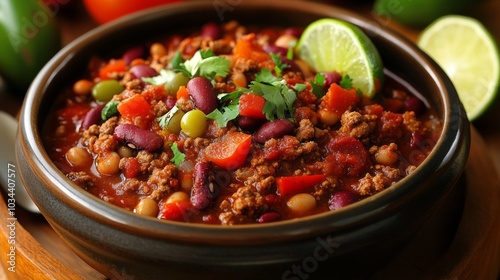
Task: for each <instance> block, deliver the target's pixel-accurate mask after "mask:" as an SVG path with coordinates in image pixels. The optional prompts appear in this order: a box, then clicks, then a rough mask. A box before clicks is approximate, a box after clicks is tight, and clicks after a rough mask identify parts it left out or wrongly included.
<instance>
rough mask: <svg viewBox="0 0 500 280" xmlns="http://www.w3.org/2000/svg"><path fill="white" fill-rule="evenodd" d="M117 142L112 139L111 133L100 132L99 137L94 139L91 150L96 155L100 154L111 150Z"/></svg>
mask: <svg viewBox="0 0 500 280" xmlns="http://www.w3.org/2000/svg"><path fill="white" fill-rule="evenodd" d="M117 146H118V143H117V142H116V140H115V139H113V135H111V134H100V135H99V138H97V140H96V141H95V143H94V145H93V147H92V151H93V152H94V153H96V154H98V155H102V154H105V153H109V152H113V151H114V150H115V149H116V147H117Z"/></svg>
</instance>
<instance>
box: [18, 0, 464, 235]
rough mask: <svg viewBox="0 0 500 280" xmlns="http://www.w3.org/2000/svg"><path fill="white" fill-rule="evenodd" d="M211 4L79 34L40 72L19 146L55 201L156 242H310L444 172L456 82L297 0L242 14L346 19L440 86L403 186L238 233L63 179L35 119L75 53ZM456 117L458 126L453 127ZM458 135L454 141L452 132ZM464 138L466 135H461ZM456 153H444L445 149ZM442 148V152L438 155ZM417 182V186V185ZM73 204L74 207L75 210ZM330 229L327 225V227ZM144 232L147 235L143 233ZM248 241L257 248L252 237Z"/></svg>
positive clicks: (339, 12) (260, 0)
mask: <svg viewBox="0 0 500 280" xmlns="http://www.w3.org/2000/svg"><path fill="white" fill-rule="evenodd" d="M209 5H212V3H211V2H209V1H192V2H191V1H188V2H183V3H174V4H168V5H166V6H161V7H156V8H152V9H148V10H145V11H142V12H137V13H135V14H132V15H129V16H126V17H123V18H121V19H118V20H116V21H113V22H111V23H107V24H104V25H101V26H98V27H96V28H94V29H92V30H90V31H88V32H87V33H85V34H83V35H81V36H80V37H78V38H77V39H75V40H74V41H72V42H71V43H69V44H68V45H67V46H65V47H64V48H63V49H62V50H61V51H60V52H58V53H57V54H56V55H55V56H54V57H53V58H52V59H51V60H50V61H49V62H48V63H47V64H46V65H45V67H44V68H43V69H42V70H41V71H40V73H39V74H38V75H37V77H36V78H35V80H34V81H33V83H32V85H31V86H30V88H29V89H28V92H27V95H26V98H25V100H24V103H23V107H22V111H21V115H20V119H21V120H20V126H19V127H20V128H19V130H20V134H21V135H22V138H24V141H23V142H25V143H22V144H21V145H23V148H24V150H25V151H24V152H25V153H27V154H28V157H29V160H28V161H31V164H32V165H35V166H36V168H34V170H33V171H34V172H35V174H36V176H38V178H43V180H44V181H45V182H46V186H50V185H52V186H53V187H50V191H51V192H52V193H54V195H55V196H57V197H58V198H60V199H61V200H63V201H66V203H68V204H71V205H72V206H71V207H72V208H75V209H77V210H78V211H80V212H81V213H82V214H83V215H86V216H88V217H89V218H92V219H94V220H96V221H98V222H101V223H104V224H109V225H111V226H113V227H115V228H119V229H121V230H124V231H127V232H132V233H140V234H141V235H145V234H146V235H150V236H152V237H155V238H160V239H163V238H170V239H172V238H173V239H176V240H179V241H186V240H198V241H199V242H204V241H207V240H212V239H221V238H222V239H223V240H224V242H227V241H228V240H233V241H241V242H245V244H249V243H252V242H253V241H255V242H258V241H256V240H259V239H267V238H269V236H270V234H271V235H273V236H276V237H278V238H282V239H283V240H289V239H292V238H297V237H299V236H300V237H304V236H312V235H313V234H314V235H317V234H318V233H319V234H327V233H330V232H332V230H333V229H342V228H343V227H346V226H354V225H356V223H358V222H359V221H361V220H363V219H366V218H370V217H372V218H373V217H374V216H377V215H379V214H381V213H382V212H384V211H386V210H388V209H387V208H388V206H386V203H387V202H390V201H392V200H393V199H394V198H395V197H404V196H407V195H411V193H412V192H413V191H414V190H413V189H414V188H415V186H416V185H417V183H418V182H410V179H411V178H416V177H418V176H421V177H422V179H420V181H421V180H424V179H423V178H425V176H427V174H432V173H433V172H436V170H439V169H440V168H442V167H443V166H442V160H440V161H439V162H436V163H433V162H432V161H431V159H434V158H436V157H440V158H442V159H446V158H447V157H449V155H450V154H451V152H452V151H454V150H456V149H457V145H458V135H459V134H461V133H460V131H459V130H463V129H464V128H463V127H461V126H464V125H463V124H460V122H464V121H466V119H464V116H463V115H464V113H463V112H462V110H463V108H461V107H460V106H459V107H453V108H452V107H451V106H450V103H451V102H452V101H455V102H457V100H458V97H457V94H456V92H455V90H454V88H453V87H452V86H451V87H450V85H451V82H450V81H449V79H448V78H447V76H446V75H445V74H444V72H443V71H442V69H441V68H440V67H439V66H438V65H437V64H436V63H435V62H434V61H433V60H432V59H431V58H430V57H428V56H427V55H426V54H425V53H423V52H422V51H421V50H419V49H418V48H417V47H416V45H415V44H413V43H412V42H410V41H409V40H408V39H406V38H404V37H403V36H402V35H400V34H398V33H396V32H395V31H393V30H391V29H388V28H386V27H385V26H382V25H380V24H375V23H374V22H372V21H370V20H369V19H367V18H364V17H362V16H361V15H358V14H356V13H354V12H351V11H348V10H345V9H344V8H339V7H336V6H333V5H327V4H322V3H307V5H304V1H302V0H292V1H286V2H285V1H269V0H267V1H266V0H257V1H243V2H241V4H240V5H241V8H242V9H243V8H245V7H261V6H265V7H266V8H273V9H287V10H294V11H296V12H297V11H305V12H308V13H311V14H314V13H317V11H318V10H321V11H322V14H324V15H325V17H327V16H326V15H327V14H329V15H330V16H331V17H340V18H341V19H345V20H346V19H347V20H348V21H350V22H351V23H353V24H355V25H357V26H359V27H361V28H362V29H363V30H364V31H365V32H366V33H367V34H368V35H369V36H374V34H376V36H383V37H384V39H385V40H386V41H390V42H392V44H394V45H399V46H400V48H403V50H404V52H405V53H406V54H408V55H410V56H411V58H412V59H413V60H415V61H417V62H419V64H421V65H422V66H423V67H424V68H425V69H426V71H427V72H428V74H429V75H430V76H431V78H432V80H433V81H434V82H435V83H436V87H437V88H439V90H440V91H441V92H442V94H441V95H442V96H443V97H444V103H443V104H444V106H443V120H442V121H443V128H442V132H441V136H440V137H439V139H438V141H437V143H435V147H434V149H433V151H431V153H430V154H429V156H428V158H427V159H426V160H425V161H424V162H422V164H421V165H420V166H419V167H418V168H417V169H416V170H415V171H414V172H413V174H411V175H410V176H408V177H406V178H403V179H402V180H401V181H399V182H398V183H396V184H395V185H393V186H391V187H390V188H388V189H386V190H384V191H382V192H380V193H377V194H375V195H373V196H371V197H368V198H366V199H363V200H362V201H360V202H357V203H355V204H353V205H349V206H347V207H344V208H342V209H340V210H337V211H334V212H325V213H320V214H316V215H312V216H307V217H303V218H299V219H294V220H286V221H279V222H273V223H268V224H251V225H236V226H221V225H206V224H194V223H183V222H174V221H162V220H161V221H160V220H158V219H156V218H149V217H143V216H139V215H137V214H134V213H132V212H130V211H127V210H124V209H122V208H120V207H118V206H114V205H111V204H109V203H106V202H104V201H102V200H101V199H99V198H97V197H95V196H93V195H92V194H90V193H88V192H87V191H85V190H83V189H82V188H80V187H78V186H77V185H76V184H74V183H73V182H71V181H70V180H69V179H67V178H66V176H64V174H63V173H62V172H61V171H60V170H59V169H58V168H57V167H56V166H55V165H54V164H53V163H52V161H51V160H50V157H49V156H48V155H47V153H46V152H45V150H44V147H43V144H42V142H43V141H42V140H41V138H40V135H39V128H38V125H37V120H36V116H37V114H38V110H39V109H38V108H37V106H38V105H39V104H40V103H41V99H42V96H43V95H44V94H43V93H44V91H45V90H46V88H47V85H48V84H49V83H50V81H51V80H52V79H53V78H54V77H55V75H56V74H54V73H57V72H58V71H61V69H63V68H64V65H66V63H68V61H70V60H71V59H72V57H73V53H75V52H76V51H77V50H79V49H82V48H85V45H86V44H87V43H88V42H92V41H95V40H98V39H99V38H102V37H103V36H106V35H107V34H111V33H113V32H115V31H117V30H120V29H123V28H124V27H127V26H131V25H133V24H134V23H136V22H138V21H143V20H148V19H149V18H156V17H161V16H169V15H172V14H175V13H177V12H178V11H185V10H186V9H187V10H189V11H191V12H192V11H193V10H196V11H198V10H200V9H206V8H209ZM453 118H457V119H459V120H458V121H456V120H455V121H453ZM452 131H457V132H456V133H455V134H456V135H453V133H450V132H452ZM462 133H463V131H462ZM444 145H447V146H451V147H454V148H451V149H449V150H448V148H446V151H444V150H443V146H444ZM440 147H441V148H440ZM413 181H415V180H413ZM70 202H71V203H70ZM40 208H41V210H42V214H43V213H44V211H43V210H44V209H43V207H40ZM325 225H328V226H325ZM145 229H146V230H145ZM249 237H251V238H252V240H253V241H251V240H249V239H248V238H249Z"/></svg>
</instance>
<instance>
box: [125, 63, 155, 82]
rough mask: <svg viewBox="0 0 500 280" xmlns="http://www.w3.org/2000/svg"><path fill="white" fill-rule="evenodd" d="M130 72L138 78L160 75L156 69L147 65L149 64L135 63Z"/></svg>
mask: <svg viewBox="0 0 500 280" xmlns="http://www.w3.org/2000/svg"><path fill="white" fill-rule="evenodd" d="M130 74H132V76H133V77H134V78H136V79H141V78H143V77H146V78H149V77H154V76H157V75H158V72H156V70H155V69H153V68H151V67H149V66H147V65H142V64H139V65H135V66H132V68H130Z"/></svg>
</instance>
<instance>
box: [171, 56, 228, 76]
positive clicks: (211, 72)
mask: <svg viewBox="0 0 500 280" xmlns="http://www.w3.org/2000/svg"><path fill="white" fill-rule="evenodd" d="M229 64H230V61H229V60H228V59H226V58H224V57H222V56H216V55H214V54H213V53H212V50H210V49H208V50H198V51H197V52H196V53H195V54H194V55H193V57H192V58H191V59H189V60H186V61H185V62H184V63H181V64H180V65H179V67H180V68H181V69H183V70H184V71H186V72H187V73H188V75H189V76H190V77H196V76H203V77H205V78H208V79H210V80H213V79H214V78H215V76H222V77H225V76H226V75H227V73H228V72H229Z"/></svg>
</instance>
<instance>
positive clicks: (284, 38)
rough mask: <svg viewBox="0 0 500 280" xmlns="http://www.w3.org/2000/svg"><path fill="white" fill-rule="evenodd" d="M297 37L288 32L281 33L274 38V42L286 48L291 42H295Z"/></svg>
mask: <svg viewBox="0 0 500 280" xmlns="http://www.w3.org/2000/svg"><path fill="white" fill-rule="evenodd" d="M296 41H297V37H295V36H293V35H290V34H283V35H281V36H279V37H278V39H276V41H275V42H274V44H275V45H276V46H278V47H282V48H286V49H288V48H289V47H291V44H292V42H296Z"/></svg>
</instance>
